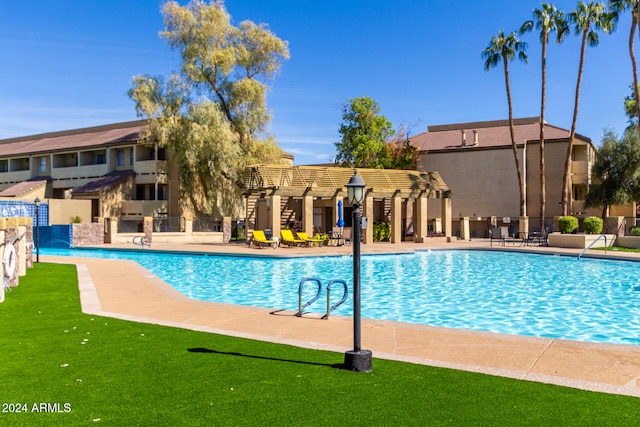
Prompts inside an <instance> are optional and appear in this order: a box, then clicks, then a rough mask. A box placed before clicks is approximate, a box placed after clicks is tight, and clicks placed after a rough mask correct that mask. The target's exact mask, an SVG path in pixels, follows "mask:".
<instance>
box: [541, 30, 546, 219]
mask: <svg viewBox="0 0 640 427" xmlns="http://www.w3.org/2000/svg"><path fill="white" fill-rule="evenodd" d="M546 101H547V35H546V34H545V35H544V36H543V38H542V96H541V100H540V230H544V215H545V210H546V204H547V193H546V188H545V185H546V183H545V170H544V110H545V104H546Z"/></svg>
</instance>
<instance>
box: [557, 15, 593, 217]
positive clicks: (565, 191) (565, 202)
mask: <svg viewBox="0 0 640 427" xmlns="http://www.w3.org/2000/svg"><path fill="white" fill-rule="evenodd" d="M588 34H589V26H588V25H587V28H586V29H585V30H584V31H583V33H582V46H581V49H580V65H579V66H578V82H577V83H576V97H575V103H574V105H573V120H572V121H571V131H570V132H569V146H568V147H567V158H566V159H565V162H564V176H563V177H562V215H564V216H566V215H568V209H569V175H570V173H571V155H572V153H573V141H574V139H575V136H576V123H577V121H578V105H579V104H580V86H581V84H582V70H583V69H584V56H585V53H586V51H587V35H588Z"/></svg>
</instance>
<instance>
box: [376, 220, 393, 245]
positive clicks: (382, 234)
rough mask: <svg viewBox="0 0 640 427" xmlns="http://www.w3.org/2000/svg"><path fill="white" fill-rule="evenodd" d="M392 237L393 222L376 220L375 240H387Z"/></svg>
mask: <svg viewBox="0 0 640 427" xmlns="http://www.w3.org/2000/svg"><path fill="white" fill-rule="evenodd" d="M389 238H391V224H390V223H388V222H376V223H375V224H373V241H374V242H387V241H389Z"/></svg>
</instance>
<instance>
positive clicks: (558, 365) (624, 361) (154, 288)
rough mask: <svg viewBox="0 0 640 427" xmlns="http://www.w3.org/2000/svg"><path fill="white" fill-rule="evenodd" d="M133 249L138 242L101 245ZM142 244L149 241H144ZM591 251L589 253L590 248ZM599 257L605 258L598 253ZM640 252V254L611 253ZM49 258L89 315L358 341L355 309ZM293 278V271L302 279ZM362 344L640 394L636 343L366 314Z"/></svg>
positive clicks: (290, 340)
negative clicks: (177, 283)
mask: <svg viewBox="0 0 640 427" xmlns="http://www.w3.org/2000/svg"><path fill="white" fill-rule="evenodd" d="M105 247H106V248H114V249H116V248H126V249H132V247H133V246H132V245H130V244H129V245H105ZM464 248H476V249H489V248H490V244H489V241H483V240H478V241H471V242H461V241H460V242H452V243H439V242H432V243H425V244H415V243H412V242H407V243H402V244H385V243H380V244H372V245H363V246H362V253H363V254H370V253H398V252H413V251H415V250H426V249H464ZM152 249H153V250H169V251H192V252H213V253H224V254H234V255H251V256H256V255H259V256H286V257H289V256H307V255H335V254H350V253H351V251H352V248H351V247H350V246H345V247H322V248H291V249H288V248H278V249H275V250H274V249H271V248H265V249H254V248H248V247H247V246H246V245H244V244H225V245H222V244H221V245H206V244H201V245H195V244H190V245H184V244H153V247H152ZM493 249H499V250H509V251H521V250H524V251H530V252H534V251H535V252H547V253H558V254H572V255H577V254H578V253H579V252H580V251H579V250H571V249H569V250H565V249H559V248H546V247H517V246H516V247H511V246H507V247H495V246H494V247H493ZM139 250H146V251H148V250H149V249H139ZM593 253H594V251H590V254H593ZM596 255H597V256H604V255H605V254H604V253H603V252H601V251H597V252H596ZM612 255H615V256H616V257H619V258H626V259H636V260H640V254H629V253H624V254H615V252H611V251H608V252H607V256H609V257H610V256H612ZM40 259H41V261H43V262H58V263H72V264H76V265H77V266H78V277H79V288H80V295H81V300H82V310H83V312H85V313H88V314H95V315H101V316H107V317H114V318H119V319H124V320H130V321H136V322H144V323H153V324H161V325H167V326H175V327H180V328H187V329H193V330H199V331H204V332H212V333H219V334H224V335H232V336H237V337H244V338H250V339H256V340H262V341H270V342H276V343H283V344H290V345H295V346H300V347H306V348H312V349H320V350H328V351H335V352H337V353H344V352H345V351H347V350H350V349H352V348H353V322H352V318H351V317H341V316H333V317H331V319H329V320H321V319H320V318H319V316H305V317H302V318H298V317H296V316H294V312H291V311H287V312H284V311H281V312H274V310H273V309H263V308H255V307H245V306H238V305H229V304H221V303H212V302H203V301H197V300H193V299H190V298H187V297H186V296H184V295H182V294H180V293H179V292H178V291H176V290H174V289H173V288H171V287H170V286H169V285H167V284H166V283H165V282H163V281H162V280H160V279H159V278H157V277H156V276H154V275H153V274H151V273H150V272H149V271H148V270H146V269H144V268H143V267H141V266H140V265H139V264H137V263H135V262H133V261H122V260H105V259H92V258H69V257H57V256H44V255H41V257H40ZM639 268H640V265H639ZM296 283H297V279H296ZM362 348H365V349H369V350H371V351H372V352H373V357H374V361H373V369H374V371H375V363H376V362H375V359H376V358H378V359H393V360H400V361H406V362H411V363H418V364H425V365H431V366H438V367H445V368H452V369H461V370H466V371H472V372H479V373H484V374H489V375H499V376H505V377H510V378H516V379H522V380H529V381H538V382H543V383H549V384H556V385H561V386H568V387H574V388H579V389H584V390H591V391H598V392H605V393H614V394H622V395H628V396H636V397H640V346H631V345H614V344H594V343H583V342H577V341H566V340H559V339H549V338H535V337H523V336H516V335H505V334H497V333H488V332H476V331H465V330H459V329H449V328H441V327H431V326H424V325H414V324H409V323H400V322H391V321H383V320H372V319H363V320H362ZM342 359H343V355H342V354H336V363H341V362H342Z"/></svg>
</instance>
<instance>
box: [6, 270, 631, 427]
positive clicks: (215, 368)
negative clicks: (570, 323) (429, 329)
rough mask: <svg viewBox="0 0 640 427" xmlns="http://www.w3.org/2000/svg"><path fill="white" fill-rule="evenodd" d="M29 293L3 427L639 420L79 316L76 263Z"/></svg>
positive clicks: (526, 386) (525, 386)
mask: <svg viewBox="0 0 640 427" xmlns="http://www.w3.org/2000/svg"><path fill="white" fill-rule="evenodd" d="M20 283H21V284H20V286H19V287H17V288H14V289H13V291H12V292H11V293H8V294H7V296H6V300H5V302H4V303H3V304H0V353H1V354H2V357H1V359H0V362H1V363H0V396H1V400H2V402H1V403H2V412H1V413H0V425H3V426H7V425H16V426H24V425H30V426H33V425H46V426H49V425H54V426H55V425H60V426H71V425H74V426H75V425H93V424H100V425H110V426H143V425H144V426H182V425H197V426H202V425H216V426H219V425H229V426H239V425H247V426H259V425H265V426H267V425H268V426H298V425H309V426H343V425H346V424H353V425H358V426H386V425H389V426H391V425H398V426H409V425H416V426H426V425H429V426H433V425H451V426H474V425H476V426H487V425H505V426H516V425H517V426H526V425H531V426H541V425H549V426H551V425H563V426H567V425H576V426H584V425H598V426H603V425H638V424H639V423H640V399H635V398H631V397H624V396H615V395H607V394H599V393H592V392H586V391H580V390H574V389H570V388H564V387H558V386H551V385H543V384H538V383H532V382H526V381H516V380H511V379H506V378H500V377H492V376H487V375H481V374H474V373H468V372H461V371H454V370H449V369H440V368H432V367H428V366H421V365H412V364H408V363H400V362H393V361H385V360H379V359H374V364H373V371H372V372H370V373H355V372H349V371H345V370H342V369H340V366H339V365H340V363H341V362H342V358H343V355H342V353H331V352H325V351H313V350H307V349H301V348H296V347H290V346H285V345H278V344H271V343H264V342H259V341H251V340H245V339H238V338H230V337H226V336H220V335H214V334H207V333H202V332H194V331H189V330H183V329H177V328H171V327H163V326H157V325H148V324H141V323H134V322H126V321H120V320H116V319H111V318H104V317H99V316H90V315H84V314H82V313H81V312H80V301H79V296H78V289H77V279H76V271H75V267H73V266H67V265H55V264H44V263H41V264H37V265H36V267H35V268H34V269H32V270H29V272H28V275H27V276H26V277H23V278H21V279H20ZM374 357H375V354H374ZM16 404H18V405H20V408H21V409H26V410H27V412H19V413H16V412H10V411H15V410H16ZM41 404H45V405H44V406H42V407H41V406H40V405H41ZM47 404H49V405H48V406H47ZM34 405H35V407H34ZM34 409H46V410H47V411H48V412H45V411H42V412H36V411H34ZM51 411H55V412H51ZM65 411H67V412H65Z"/></svg>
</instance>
